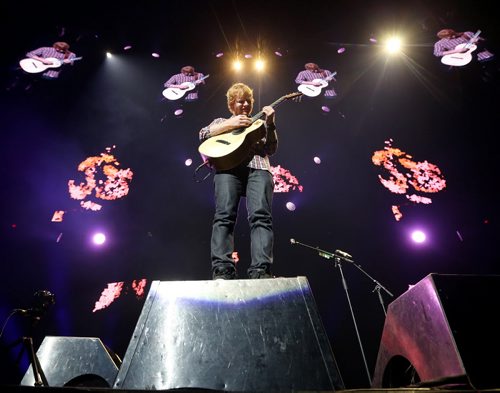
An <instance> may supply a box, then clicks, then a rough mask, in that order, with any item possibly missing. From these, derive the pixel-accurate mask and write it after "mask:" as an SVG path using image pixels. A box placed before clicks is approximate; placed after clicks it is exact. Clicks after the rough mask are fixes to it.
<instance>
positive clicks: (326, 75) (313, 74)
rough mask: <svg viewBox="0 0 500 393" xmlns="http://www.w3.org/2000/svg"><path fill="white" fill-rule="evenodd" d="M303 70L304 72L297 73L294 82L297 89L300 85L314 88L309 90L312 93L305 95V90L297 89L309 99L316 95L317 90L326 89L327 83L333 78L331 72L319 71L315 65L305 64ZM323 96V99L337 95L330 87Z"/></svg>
mask: <svg viewBox="0 0 500 393" xmlns="http://www.w3.org/2000/svg"><path fill="white" fill-rule="evenodd" d="M304 68H305V70H304V71H300V72H299V73H298V75H297V77H296V78H295V82H296V83H298V84H299V87H300V86H301V85H304V86H307V85H310V86H314V88H313V89H311V90H312V91H314V92H312V93H311V94H307V89H299V90H300V91H302V92H303V93H304V94H306V95H309V96H311V97H312V96H314V95H317V90H318V88H319V89H321V88H323V87H326V86H327V85H328V81H329V80H331V79H333V76H334V74H332V72H331V71H329V70H322V69H320V68H319V66H318V65H317V64H316V63H307V64H306V65H305V66H304ZM333 80H335V79H333ZM324 96H325V98H334V97H336V96H337V93H336V92H335V90H334V89H333V88H332V87H330V88H328V89H326V90H325V92H324Z"/></svg>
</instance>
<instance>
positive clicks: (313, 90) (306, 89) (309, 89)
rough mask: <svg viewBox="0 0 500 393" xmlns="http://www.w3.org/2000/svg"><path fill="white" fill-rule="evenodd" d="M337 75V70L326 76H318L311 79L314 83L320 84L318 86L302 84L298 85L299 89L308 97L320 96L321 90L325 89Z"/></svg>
mask: <svg viewBox="0 0 500 393" xmlns="http://www.w3.org/2000/svg"><path fill="white" fill-rule="evenodd" d="M335 75H337V71H335V72H334V73H333V74H331V75H328V76H327V77H326V78H318V79H314V80H313V81H311V82H312V83H314V84H319V85H318V86H315V85H309V84H301V85H299V86H298V87H297V89H298V90H299V91H300V92H301V93H303V94H304V95H306V96H308V97H316V96H319V95H320V94H321V90H323V89H324V88H325V87H326V86H328V82H329V81H331V80H332V79H334V77H335Z"/></svg>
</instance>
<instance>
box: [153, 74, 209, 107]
mask: <svg viewBox="0 0 500 393" xmlns="http://www.w3.org/2000/svg"><path fill="white" fill-rule="evenodd" d="M209 76H210V75H205V76H203V77H202V78H200V79H197V80H195V81H194V82H184V83H183V84H182V85H181V86H184V88H183V89H182V88H180V87H167V88H166V89H165V90H163V92H162V94H163V96H164V97H165V98H167V99H169V100H171V101H172V100H178V99H179V98H182V97H184V95H185V94H186V92H188V91H191V90H194V88H195V87H196V85H198V84H200V83H201V82H202V81H203V80H205V79H207V78H208V77H209Z"/></svg>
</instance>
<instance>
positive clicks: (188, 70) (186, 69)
mask: <svg viewBox="0 0 500 393" xmlns="http://www.w3.org/2000/svg"><path fill="white" fill-rule="evenodd" d="M181 72H182V73H183V74H187V75H194V74H195V72H194V67H193V66H190V65H187V66H184V67H182V68H181Z"/></svg>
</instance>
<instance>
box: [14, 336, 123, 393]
mask: <svg viewBox="0 0 500 393" xmlns="http://www.w3.org/2000/svg"><path fill="white" fill-rule="evenodd" d="M36 356H37V358H38V360H39V362H40V367H41V370H42V372H43V374H44V375H45V378H46V379H47V383H48V386H53V387H65V386H81V387H108V388H110V387H112V386H113V383H114V381H115V379H116V375H117V373H118V368H119V364H117V362H119V359H118V358H116V355H114V353H112V352H111V351H108V350H107V349H106V348H105V346H104V345H103V343H102V342H101V340H100V339H99V338H95V337H56V336H47V337H45V338H44V339H43V341H42V344H41V345H40V347H39V348H38V350H37V352H36ZM21 385H25V386H34V385H35V376H34V374H33V368H32V366H31V365H30V366H29V368H28V371H27V372H26V374H24V377H23V379H22V380H21Z"/></svg>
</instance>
